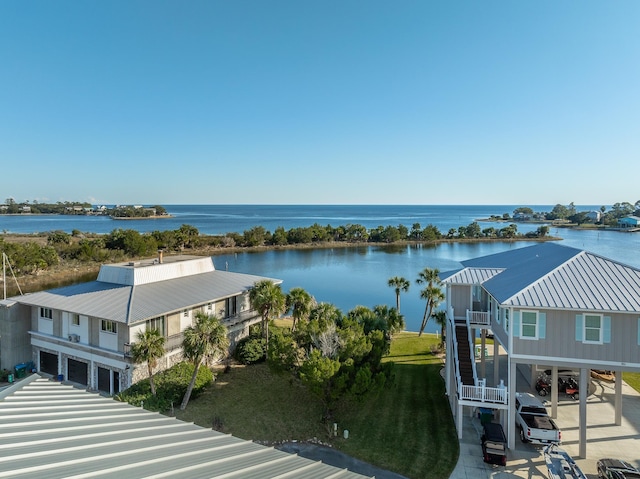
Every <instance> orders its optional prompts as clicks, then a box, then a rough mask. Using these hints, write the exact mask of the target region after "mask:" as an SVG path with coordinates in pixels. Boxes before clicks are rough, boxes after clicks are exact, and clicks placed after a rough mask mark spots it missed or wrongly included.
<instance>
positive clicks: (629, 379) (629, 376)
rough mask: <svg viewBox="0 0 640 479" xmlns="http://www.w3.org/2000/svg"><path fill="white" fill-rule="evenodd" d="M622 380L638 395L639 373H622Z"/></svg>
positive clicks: (639, 387)
mask: <svg viewBox="0 0 640 479" xmlns="http://www.w3.org/2000/svg"><path fill="white" fill-rule="evenodd" d="M622 379H623V380H624V382H625V383H627V384H628V385H629V386H631V387H632V388H633V389H635V390H636V391H638V392H639V393H640V373H629V372H624V373H622Z"/></svg>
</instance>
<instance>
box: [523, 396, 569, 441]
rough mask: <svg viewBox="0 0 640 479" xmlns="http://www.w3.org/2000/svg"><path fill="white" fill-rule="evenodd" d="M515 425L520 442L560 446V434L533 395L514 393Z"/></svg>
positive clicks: (542, 405)
mask: <svg viewBox="0 0 640 479" xmlns="http://www.w3.org/2000/svg"><path fill="white" fill-rule="evenodd" d="M516 425H517V426H518V429H520V440H521V441H522V442H532V443H535V444H560V442H561V437H562V433H561V432H560V429H559V428H558V426H557V425H556V423H555V422H554V421H553V419H551V418H550V417H549V415H548V414H547V409H546V408H545V407H544V404H542V402H540V400H539V399H538V398H536V397H535V396H534V395H533V394H530V393H516Z"/></svg>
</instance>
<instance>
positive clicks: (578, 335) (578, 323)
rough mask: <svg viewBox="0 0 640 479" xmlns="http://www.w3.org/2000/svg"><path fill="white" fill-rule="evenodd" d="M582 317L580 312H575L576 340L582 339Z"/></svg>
mask: <svg viewBox="0 0 640 479" xmlns="http://www.w3.org/2000/svg"><path fill="white" fill-rule="evenodd" d="M583 322H584V317H583V316H582V315H581V314H576V341H582V324H583Z"/></svg>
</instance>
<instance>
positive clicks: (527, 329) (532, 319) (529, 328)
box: [520, 311, 538, 338]
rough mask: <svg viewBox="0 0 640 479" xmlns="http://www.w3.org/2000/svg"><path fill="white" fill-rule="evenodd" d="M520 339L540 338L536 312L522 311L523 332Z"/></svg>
mask: <svg viewBox="0 0 640 479" xmlns="http://www.w3.org/2000/svg"><path fill="white" fill-rule="evenodd" d="M520 337H521V338H537V337H538V313H536V312H535V311H522V331H521V333H520Z"/></svg>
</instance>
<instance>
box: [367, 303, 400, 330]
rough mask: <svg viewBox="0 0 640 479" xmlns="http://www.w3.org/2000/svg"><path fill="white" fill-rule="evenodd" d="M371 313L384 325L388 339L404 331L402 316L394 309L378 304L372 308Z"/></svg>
mask: <svg viewBox="0 0 640 479" xmlns="http://www.w3.org/2000/svg"><path fill="white" fill-rule="evenodd" d="M373 312H374V313H375V314H376V315H377V316H378V317H379V318H381V319H382V320H384V322H385V323H386V330H387V334H388V335H389V338H391V337H392V336H393V335H394V334H396V333H399V332H400V331H403V330H404V328H405V324H404V316H402V315H401V314H400V311H398V310H397V309H396V308H390V307H389V306H387V305H386V304H379V305H377V306H374V307H373Z"/></svg>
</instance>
